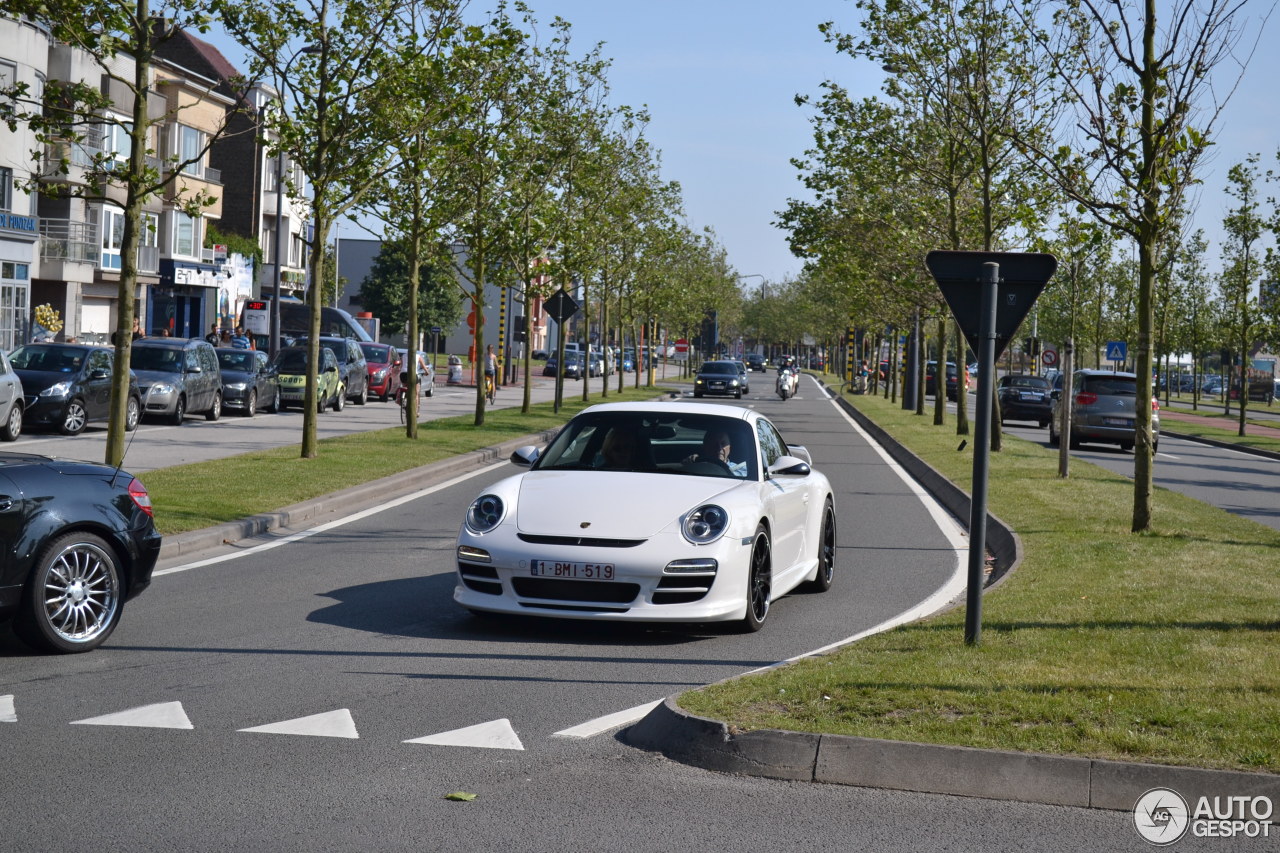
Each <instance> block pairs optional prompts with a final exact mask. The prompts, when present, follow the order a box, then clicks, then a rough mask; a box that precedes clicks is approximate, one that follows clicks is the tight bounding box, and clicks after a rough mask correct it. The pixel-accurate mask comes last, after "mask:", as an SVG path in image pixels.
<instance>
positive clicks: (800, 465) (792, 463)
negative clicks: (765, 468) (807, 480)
mask: <svg viewBox="0 0 1280 853" xmlns="http://www.w3.org/2000/svg"><path fill="white" fill-rule="evenodd" d="M812 470H813V469H812V468H810V467H809V463H808V462H805V461H804V460H803V459H797V458H796V457H794V456H779V457H778V458H777V460H775V461H774V463H773V464H772V465H770V466H769V473H770V474H771V475H773V476H775V477H779V476H781V477H807V476H809V473H810V472H811V471H812Z"/></svg>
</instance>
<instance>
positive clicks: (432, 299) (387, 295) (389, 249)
mask: <svg viewBox="0 0 1280 853" xmlns="http://www.w3.org/2000/svg"><path fill="white" fill-rule="evenodd" d="M407 242H408V241H407V240H403V239H402V240H394V241H391V240H389V241H385V242H384V243H383V244H382V248H381V250H379V252H378V254H377V255H376V256H374V259H373V264H372V266H371V267H370V268H369V274H368V275H366V276H365V278H364V280H363V281H361V283H360V304H361V305H363V306H364V307H365V309H367V310H368V311H370V312H372V313H373V314H374V315H375V316H377V317H379V318H380V319H381V321H382V330H383V331H384V332H387V333H388V334H392V335H398V334H401V333H404V332H406V331H407V330H408V328H409V305H410V300H409V287H410V275H409V257H408V254H409V253H408V249H407V246H406V243H407ZM430 248H432V249H436V251H434V252H433V253H431V254H424V255H422V256H421V257H419V260H418V269H419V276H418V300H417V302H418V328H428V327H431V326H441V327H445V328H447V327H450V326H453V325H455V324H456V323H457V322H458V321H459V320H461V319H462V308H461V303H460V302H459V300H458V296H459V294H458V286H457V283H456V282H455V281H454V278H453V275H452V273H451V272H450V269H451V264H450V260H449V256H448V254H447V253H445V252H441V251H438V248H439V247H436V246H434V245H433V246H431V247H430Z"/></svg>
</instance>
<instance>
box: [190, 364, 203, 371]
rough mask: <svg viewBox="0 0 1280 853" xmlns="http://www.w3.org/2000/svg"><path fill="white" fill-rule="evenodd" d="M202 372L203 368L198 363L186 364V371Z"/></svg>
mask: <svg viewBox="0 0 1280 853" xmlns="http://www.w3.org/2000/svg"><path fill="white" fill-rule="evenodd" d="M203 372H204V368H203V367H201V366H200V365H198V364H192V365H188V366H187V373H203Z"/></svg>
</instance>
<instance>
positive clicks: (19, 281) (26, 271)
mask: <svg viewBox="0 0 1280 853" xmlns="http://www.w3.org/2000/svg"><path fill="white" fill-rule="evenodd" d="M30 293H31V267H30V266H28V265H27V264H19V263H13V262H11V261H4V262H3V263H0V349H3V350H5V351H8V350H11V349H13V348H14V347H16V346H18V345H19V344H25V343H26V342H27V335H28V333H29V328H28V324H29V320H28V317H27V306H28V304H29V299H30Z"/></svg>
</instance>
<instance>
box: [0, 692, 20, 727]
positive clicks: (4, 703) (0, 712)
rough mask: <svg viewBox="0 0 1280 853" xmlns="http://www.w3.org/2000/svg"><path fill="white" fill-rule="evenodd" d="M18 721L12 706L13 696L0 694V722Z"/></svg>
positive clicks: (16, 713)
mask: <svg viewBox="0 0 1280 853" xmlns="http://www.w3.org/2000/svg"><path fill="white" fill-rule="evenodd" d="M16 722H18V712H17V711H15V710H14V708H13V696H12V695H8V696H0V723H16Z"/></svg>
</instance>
